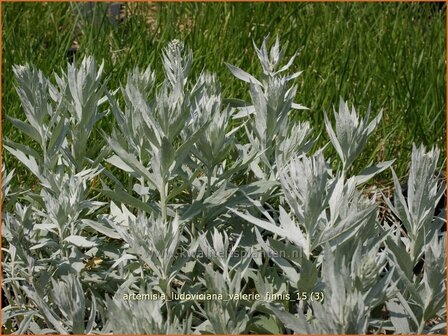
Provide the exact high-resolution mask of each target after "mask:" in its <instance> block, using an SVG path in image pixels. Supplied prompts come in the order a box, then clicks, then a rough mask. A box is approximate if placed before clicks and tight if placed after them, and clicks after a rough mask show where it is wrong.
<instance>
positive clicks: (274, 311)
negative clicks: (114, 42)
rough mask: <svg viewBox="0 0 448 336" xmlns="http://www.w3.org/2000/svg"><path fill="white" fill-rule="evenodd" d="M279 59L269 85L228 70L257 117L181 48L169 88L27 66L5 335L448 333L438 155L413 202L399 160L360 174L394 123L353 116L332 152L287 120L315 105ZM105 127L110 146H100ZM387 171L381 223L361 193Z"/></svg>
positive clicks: (10, 222)
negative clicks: (33, 182) (361, 161)
mask: <svg viewBox="0 0 448 336" xmlns="http://www.w3.org/2000/svg"><path fill="white" fill-rule="evenodd" d="M268 44H269V39H268V38H266V39H265V40H264V41H263V43H262V44H261V46H259V47H258V46H255V51H256V55H257V57H258V59H259V62H260V65H261V69H262V75H261V76H257V77H258V78H257V77H256V76H253V75H251V74H250V73H248V72H246V71H244V70H242V69H240V68H238V67H236V66H234V65H231V64H227V67H228V68H229V70H230V72H231V73H233V75H234V76H235V77H237V78H238V79H239V80H241V81H243V82H246V83H247V86H248V88H249V97H250V100H249V101H244V100H240V99H238V97H237V98H231V97H223V94H222V89H221V84H220V83H219V82H218V80H217V78H216V76H215V75H213V74H212V73H209V72H207V71H203V72H202V73H201V75H200V76H199V78H198V79H197V80H196V81H192V80H191V76H190V71H191V67H192V64H193V54H192V51H191V50H190V49H188V48H187V47H185V46H184V44H183V43H181V42H179V41H177V40H174V41H172V42H171V43H170V44H169V45H168V46H167V47H166V48H165V49H164V51H163V55H162V61H163V69H164V74H165V76H164V79H163V81H162V82H160V83H159V82H158V81H157V80H156V76H155V73H154V71H153V70H152V69H151V67H148V68H146V69H140V68H135V69H133V70H132V71H131V72H129V74H128V76H127V78H126V80H125V83H124V84H123V85H122V86H120V87H119V88H118V89H116V88H110V87H108V85H107V81H104V80H103V78H102V69H103V66H102V65H98V64H97V63H96V62H95V60H94V59H93V58H91V57H88V58H85V59H83V61H82V62H81V64H80V65H79V67H77V66H76V65H74V64H68V66H67V70H66V71H62V72H61V73H55V74H54V78H52V79H50V78H48V77H46V76H45V74H43V73H42V72H41V71H40V70H38V69H36V68H35V67H33V66H31V65H23V66H16V67H15V68H14V73H15V77H16V81H17V93H18V95H19V97H20V101H21V104H22V107H23V110H24V112H25V115H26V120H20V119H16V118H14V117H10V121H11V123H12V124H13V125H14V126H15V127H16V128H17V129H18V130H20V132H22V133H23V134H24V135H25V136H27V137H28V139H29V140H30V142H32V143H33V145H32V146H30V145H27V144H23V143H17V142H15V141H13V140H10V139H7V138H5V139H4V141H3V144H4V149H5V150H6V151H8V152H9V153H10V154H12V155H13V156H15V157H16V158H17V159H18V160H19V161H20V162H21V163H22V164H23V165H25V166H26V167H27V168H28V169H29V170H30V172H31V173H32V174H33V175H34V176H35V178H36V179H37V181H38V182H39V185H38V186H21V187H20V188H17V187H14V186H12V185H11V184H10V181H11V178H12V176H13V174H14V170H7V167H6V168H3V171H2V172H3V180H2V181H3V183H2V204H3V208H2V232H3V239H4V243H3V259H2V263H3V267H2V269H3V283H2V289H3V293H4V296H5V298H6V305H4V306H3V313H2V316H3V324H4V330H7V331H17V332H18V333H39V334H43V333H63V334H66V333H76V334H83V333H139V334H155V333H158V334H160V333H169V334H173V333H214V334H235V333H239V334H245V333H246V334H247V333H277V334H278V333H280V334H281V333H291V332H294V333H313V334H327V333H328V334H335V333H336V334H365V333H376V332H387V333H445V331H446V324H445V322H444V320H445V319H446V304H445V298H446V277H445V272H446V260H445V258H446V254H445V247H446V236H445V232H442V228H443V226H444V225H445V218H443V217H444V215H443V214H440V213H438V211H436V205H437V204H438V203H439V201H440V199H441V198H442V197H443V195H444V192H445V185H444V183H443V182H440V179H439V178H438V176H437V171H438V170H437V166H438V161H439V150H438V149H437V148H432V149H426V148H424V147H423V146H414V147H413V150H412V162H411V164H410V168H409V178H408V183H407V186H408V190H407V195H406V197H405V196H404V195H403V193H402V190H401V186H400V182H399V180H398V177H397V176H396V174H395V172H394V170H393V164H394V161H393V160H392V161H385V162H380V163H370V164H368V165H366V166H365V167H363V168H362V169H358V166H355V165H354V162H355V161H356V160H357V158H359V156H360V154H361V152H362V151H363V150H364V149H365V147H366V144H367V142H368V140H369V136H370V135H371V134H373V132H374V131H375V128H376V127H377V125H378V124H379V123H380V122H381V118H382V112H379V113H377V114H376V115H375V116H373V117H371V116H370V114H371V111H370V109H369V110H368V111H367V112H366V113H365V114H364V115H363V116H360V115H359V114H358V113H357V112H356V110H355V109H354V108H350V107H349V105H348V104H347V103H346V102H344V101H343V100H341V101H340V103H339V107H338V109H337V110H335V111H334V112H333V113H329V114H328V113H327V114H325V116H324V120H325V129H326V132H327V134H328V137H329V139H330V143H328V144H327V145H325V146H324V147H321V146H319V142H318V137H319V136H320V134H316V132H315V131H314V130H313V127H312V126H311V124H310V123H309V122H307V121H303V122H297V121H296V119H295V118H294V114H297V113H301V112H302V111H303V110H305V109H307V107H305V106H304V105H306V103H304V105H302V104H299V103H297V102H296V101H295V97H296V91H297V86H296V85H295V84H294V79H295V78H297V77H298V76H300V75H301V72H291V71H290V69H291V66H292V64H293V62H294V59H295V56H292V57H291V58H290V59H288V60H287V61H286V62H284V57H283V56H284V50H283V49H282V48H281V46H280V42H279V39H278V38H277V39H276V40H275V41H274V42H273V43H272V45H271V46H270V48H269V45H268ZM107 114H111V115H113V118H114V120H115V125H114V128H113V131H112V132H108V133H106V132H103V137H104V139H105V143H106V144H107V145H106V146H104V147H103V148H101V147H98V146H97V145H96V143H95V142H92V141H91V139H90V136H91V134H92V132H93V131H94V129H95V128H96V127H98V125H99V121H100V120H101V119H102V118H103V117H104V116H105V115H107ZM237 134H238V136H236V135H237ZM329 148H332V150H334V151H335V152H336V153H337V156H338V161H337V162H331V161H330V160H329V158H328V157H327V155H326V152H327V151H328V149H329ZM388 169H391V171H392V175H393V183H394V187H395V193H394V195H393V197H391V198H390V199H389V198H388V197H386V196H384V202H385V203H386V205H387V207H388V209H389V211H390V212H391V214H392V215H391V216H389V217H387V219H381V220H380V216H379V212H380V211H379V205H378V202H377V198H378V197H377V196H378V195H373V196H367V195H366V193H364V192H363V191H364V186H365V185H366V183H368V182H369V181H370V180H371V179H372V178H373V177H374V176H375V175H376V174H378V173H381V172H383V171H385V170H388ZM381 218H382V217H381ZM422 263H423V266H422V267H420V269H418V268H416V266H417V265H420V264H422Z"/></svg>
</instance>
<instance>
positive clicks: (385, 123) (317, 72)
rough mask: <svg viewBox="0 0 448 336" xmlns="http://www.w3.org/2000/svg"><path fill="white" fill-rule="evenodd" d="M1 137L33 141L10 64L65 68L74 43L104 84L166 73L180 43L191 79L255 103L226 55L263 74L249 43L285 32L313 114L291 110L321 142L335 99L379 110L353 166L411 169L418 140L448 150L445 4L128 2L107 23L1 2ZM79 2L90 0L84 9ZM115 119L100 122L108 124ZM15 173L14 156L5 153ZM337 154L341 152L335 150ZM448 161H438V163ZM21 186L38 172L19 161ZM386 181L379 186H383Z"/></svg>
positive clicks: (63, 10) (59, 9) (52, 8)
mask: <svg viewBox="0 0 448 336" xmlns="http://www.w3.org/2000/svg"><path fill="white" fill-rule="evenodd" d="M1 6H2V41H3V45H2V48H3V50H2V55H3V57H2V126H3V129H2V133H3V137H8V138H11V139H12V140H14V141H17V142H25V141H28V139H27V138H25V137H23V136H22V135H21V134H20V133H19V132H18V131H17V130H15V129H14V128H13V127H12V126H11V124H10V123H9V122H8V120H7V119H6V118H5V116H6V115H10V116H14V117H16V118H19V119H25V117H24V113H23V111H22V109H21V107H20V103H19V100H18V96H17V94H16V93H15V89H14V80H13V74H12V65H13V64H23V63H32V64H34V65H35V66H36V67H37V68H39V69H42V70H43V72H44V73H45V74H46V75H48V76H49V75H50V74H51V73H52V72H53V71H54V70H59V69H61V68H65V67H66V62H67V50H68V49H69V48H70V47H71V46H72V44H73V43H74V41H76V42H77V43H78V45H79V50H78V51H77V53H76V61H79V60H80V59H81V58H82V57H83V56H84V55H93V56H95V58H96V59H97V60H99V61H101V60H104V62H105V72H106V77H107V78H108V83H109V84H108V87H109V88H110V89H115V88H117V87H118V86H119V84H120V82H124V81H125V78H126V73H127V71H129V70H130V69H132V68H133V67H134V66H136V65H138V66H140V67H146V66H147V65H148V64H150V65H151V66H152V68H153V69H155V70H156V72H157V75H158V76H159V78H161V76H162V62H161V50H162V48H164V47H165V46H166V44H167V43H168V42H169V41H170V40H172V39H174V38H177V39H180V40H183V41H185V43H186V44H187V45H188V46H189V47H190V48H192V49H193V53H194V66H193V72H192V73H193V76H192V79H193V80H194V79H195V78H196V77H197V76H198V74H199V73H200V72H201V71H202V70H203V69H207V70H210V71H213V72H215V73H217V75H218V77H219V79H220V81H221V84H222V87H223V90H224V96H225V97H234V98H244V99H248V87H247V85H245V83H243V82H241V81H239V80H237V79H236V78H234V77H233V76H232V75H231V74H230V72H229V71H228V69H227V68H226V66H225V65H224V62H228V63H231V64H234V65H237V66H239V67H241V68H242V69H244V70H246V71H248V72H250V73H253V74H259V73H260V67H259V64H258V60H257V58H256V55H255V52H254V49H253V41H254V42H255V43H256V44H257V45H260V44H261V42H262V40H263V38H264V37H265V36H266V34H268V33H270V34H271V36H275V35H278V36H279V37H280V40H281V42H282V43H283V45H284V46H285V48H286V52H285V54H286V56H292V55H293V54H294V52H295V51H298V52H299V55H298V57H297V58H296V60H295V63H294V69H293V70H303V74H302V76H300V77H299V78H298V79H297V80H296V82H297V84H298V86H299V90H298V94H297V99H296V101H297V102H298V103H300V104H303V105H305V106H307V107H309V108H310V111H306V112H299V113H296V115H295V118H297V119H298V120H309V121H310V122H311V123H312V126H313V127H314V129H315V132H316V134H321V136H320V144H321V145H322V144H324V143H326V142H328V136H327V135H326V133H325V127H324V125H323V112H324V111H331V110H332V109H333V106H337V104H338V102H339V97H342V98H344V99H346V100H348V101H349V103H350V104H352V103H353V104H354V105H355V107H356V108H357V110H358V111H359V112H360V113H361V114H364V113H365V111H366V109H367V107H368V105H369V103H370V104H371V107H372V112H373V114H376V113H377V112H378V111H379V110H380V109H383V112H384V117H383V120H382V122H381V124H380V126H379V127H378V129H377V130H376V131H375V133H374V135H373V136H372V138H371V139H370V142H369V144H368V148H367V150H365V151H364V152H363V154H362V156H361V158H360V160H359V161H358V163H357V166H356V167H355V170H356V169H357V168H358V167H362V166H365V165H366V164H367V163H368V162H379V161H385V160H390V159H397V162H396V163H395V164H394V169H395V170H396V171H397V173H398V175H399V176H401V177H402V178H404V177H405V174H406V171H407V167H408V164H409V161H410V154H411V148H412V142H416V143H417V144H420V143H422V144H424V145H426V146H427V147H431V146H433V145H435V144H437V145H438V146H439V148H440V149H441V151H442V153H441V156H442V157H446V142H445V139H446V75H445V74H446V62H445V59H446V46H445V41H446V24H445V22H446V9H445V6H443V8H442V9H441V6H440V4H438V3H307V2H300V3H299V2H298V3H127V4H126V7H125V9H126V15H125V18H124V20H123V21H122V22H121V23H119V24H112V23H111V22H110V20H109V19H108V18H105V16H104V15H101V13H102V12H101V8H102V7H101V6H103V7H104V6H107V5H106V4H104V3H103V4H101V5H99V6H97V10H98V12H97V13H96V14H93V15H82V14H80V12H79V7H76V6H77V5H74V4H70V3H12V2H9V3H2V4H1ZM81 6H84V5H81ZM112 125H113V118H112V116H111V115H109V116H108V117H106V118H104V119H103V120H101V122H100V124H99V126H100V127H97V132H96V133H95V134H94V135H93V139H92V140H93V141H96V142H99V143H102V142H103V140H102V137H101V134H100V131H99V129H100V128H102V129H103V130H106V131H108V130H110V129H111V128H112ZM2 152H3V154H2V155H3V164H5V166H6V167H7V169H8V170H10V169H12V168H15V167H16V166H17V164H18V163H17V161H16V159H15V158H13V157H12V156H11V155H8V154H7V153H6V151H2ZM329 154H330V155H333V158H335V157H336V156H335V153H331V149H330V152H329ZM441 164H443V163H441ZM16 172H17V173H16V175H15V179H14V181H15V183H18V184H28V185H29V183H30V182H31V181H30V179H33V177H32V176H31V174H30V173H28V171H27V170H26V169H25V168H24V167H22V168H19V169H18V170H16ZM382 178H385V177H384V175H383V177H381V176H380V180H379V181H378V180H377V181H376V182H377V183H380V184H382V185H383V186H384V187H386V186H387V185H388V184H387V183H385V182H383V181H381V179H382Z"/></svg>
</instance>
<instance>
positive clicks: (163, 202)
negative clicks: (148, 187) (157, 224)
mask: <svg viewBox="0 0 448 336" xmlns="http://www.w3.org/2000/svg"><path fill="white" fill-rule="evenodd" d="M160 206H161V208H162V209H161V210H162V220H163V222H164V223H166V222H167V220H168V217H167V209H166V206H167V205H166V183H165V179H162V186H161V188H160Z"/></svg>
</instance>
